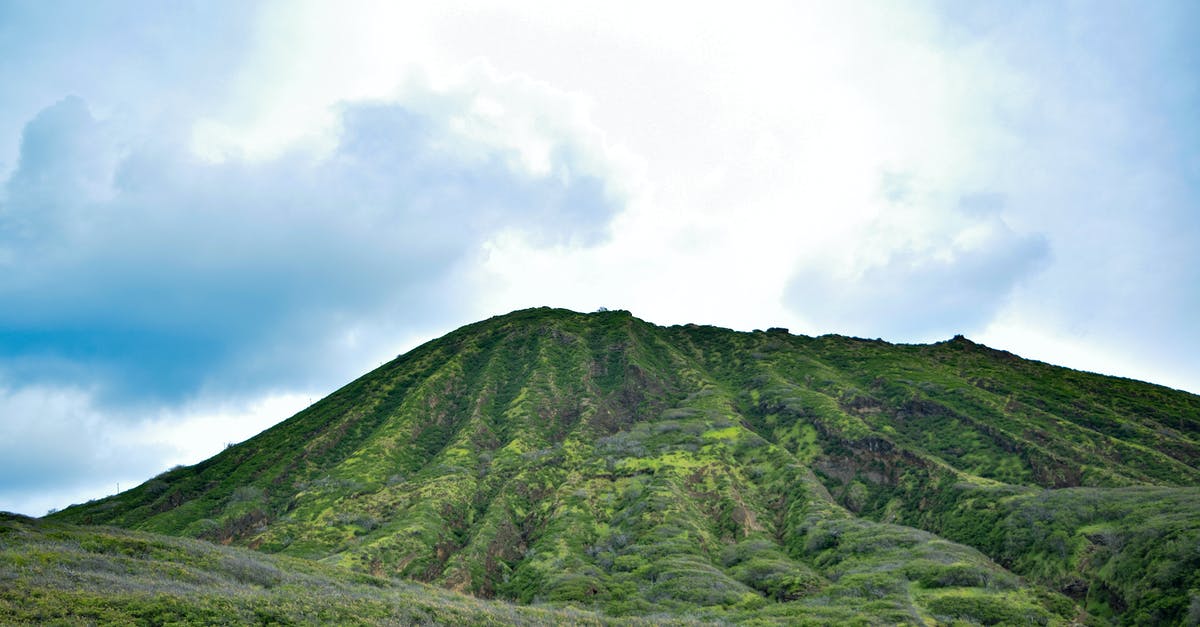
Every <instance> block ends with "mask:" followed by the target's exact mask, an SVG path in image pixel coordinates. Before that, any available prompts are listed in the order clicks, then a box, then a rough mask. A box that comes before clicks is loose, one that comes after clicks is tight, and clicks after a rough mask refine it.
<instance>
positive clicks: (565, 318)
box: [55, 309, 1200, 623]
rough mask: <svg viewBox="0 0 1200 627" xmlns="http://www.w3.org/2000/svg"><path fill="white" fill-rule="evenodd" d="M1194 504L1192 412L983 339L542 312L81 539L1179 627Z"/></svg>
mask: <svg viewBox="0 0 1200 627" xmlns="http://www.w3.org/2000/svg"><path fill="white" fill-rule="evenodd" d="M1196 486H1200V397H1197V396H1194V395H1190V394H1186V393H1183V392H1177V391H1172V390H1168V389H1165V388H1161V387H1158V386H1153V385H1149V384H1145V383H1139V382H1134V381H1128V380H1122V379H1115V378H1111V377H1103V376H1099V375H1093V374H1087V373H1081V372H1075V371H1071V370H1067V369H1064V368H1057V367H1053V366H1049V365H1046V364H1041V363H1038V362H1030V361H1026V360H1022V359H1019V358H1017V357H1015V356H1013V355H1011V354H1009V353H1005V352H1002V351H995V350H992V349H989V348H986V347H983V346H980V345H977V344H974V343H972V342H970V341H969V340H966V339H964V338H961V337H957V338H955V339H953V340H951V341H948V342H943V343H940V344H934V345H928V346H905V345H891V344H887V343H885V342H881V341H877V340H876V341H870V340H859V339H852V338H845V337H838V336H823V337H819V338H808V337H802V336H793V335H790V334H788V333H787V332H786V331H784V330H781V329H773V330H770V331H768V332H754V333H738V332H733V331H729V330H726V329H718V328H715V327H707V326H696V325H686V326H676V327H669V328H663V327H657V326H655V325H651V324H648V323H646V322H643V321H641V320H638V319H636V318H634V317H633V316H631V315H629V314H628V313H627V312H602V313H596V314H590V315H585V314H577V313H573V312H568V311H563V310H550V309H537V310H526V311H520V312H514V313H512V314H509V315H506V316H500V317H496V318H492V319H490V320H487V321H484V322H480V323H477V324H474V325H470V326H467V327H464V328H462V329H459V330H458V331H455V332H453V333H451V334H449V335H447V336H445V337H443V338H441V339H439V340H435V341H433V342H430V343H428V344H426V345H424V346H421V347H419V348H417V349H415V350H413V351H411V352H410V353H407V354H405V355H402V356H400V357H398V358H397V359H396V360H394V361H392V362H390V363H389V364H386V365H385V366H383V367H381V368H379V369H377V370H375V371H374V372H372V373H369V374H368V375H366V376H364V377H362V378H360V379H358V380H357V381H355V382H353V383H351V384H349V385H347V386H346V387H344V388H342V389H341V390H338V391H337V392H335V393H334V394H332V395H331V396H329V397H328V398H326V399H324V400H322V401H320V402H318V403H317V404H315V405H313V406H312V407H310V408H308V409H306V410H304V411H302V412H300V413H299V414H297V415H296V416H294V417H293V418H291V419H289V420H287V421H285V422H283V423H280V424H279V425H277V426H275V427H273V428H271V429H269V430H267V431H265V432H264V433H262V434H260V435H258V436H256V437H255V438H252V439H250V440H248V441H246V442H244V443H242V444H239V445H237V446H234V447H231V448H229V449H227V450H226V451H224V452H222V453H221V454H219V455H217V456H215V457H214V458H212V459H210V460H207V461H205V462H202V463H200V464H198V465H196V466H193V467H189V468H180V469H175V470H172V471H170V472H167V473H164V474H163V475H161V476H159V477H157V478H155V479H153V480H151V481H149V482H147V483H146V484H143V485H142V486H139V487H138V488H135V489H133V490H130V491H128V492H125V493H122V494H120V495H116V496H114V497H110V498H108V499H104V500H101V501H96V502H92V503H88V504H85V505H82V506H77V507H72V508H68V509H67V510H64V511H63V512H60V513H58V514H57V515H56V516H55V518H57V519H60V520H63V521H69V522H77V523H89V524H96V523H103V524H110V525H119V526H124V527H131V528H136V529H142V530H147V531H155V532H160V533H167V534H173V535H183V536H193V537H199V538H206V539H210V540H214V541H219V542H225V543H235V544H242V545H246V546H249V547H253V548H257V549H259V550H260V551H265V552H272V553H276V552H278V553H283V554H287V555H292V556H297V557H305V558H310V559H318V560H322V561H326V562H330V563H336V564H341V565H343V566H346V567H348V568H351V569H354V570H359V571H362V572H365V573H370V574H374V575H377V576H384V575H387V576H390V575H396V576H403V577H408V578H413V579H417V580H421V581H427V582H434V583H437V584H439V585H442V586H445V587H448V588H451V589H454V590H460V591H466V592H470V593H472V594H475V595H478V596H482V597H493V596H496V597H501V598H507V599H513V600H517V601H521V602H533V601H543V602H549V603H558V604H562V603H573V604H579V605H584V606H591V607H598V608H601V609H603V610H605V611H606V612H608V613H611V614H617V615H631V614H644V613H648V612H656V611H661V610H668V611H672V612H677V613H683V612H697V611H698V612H701V613H702V614H705V613H707V614H705V615H711V616H726V617H729V616H732V617H742V618H745V617H748V616H754V617H758V618H762V619H764V620H766V619H771V618H778V619H780V620H785V619H786V620H790V619H792V618H794V617H796V616H804V617H807V618H809V619H811V620H813V621H816V622H830V621H842V620H850V619H853V618H855V617H858V618H862V617H864V616H866V617H870V619H871V620H875V621H879V622H924V621H929V620H953V619H956V618H962V619H968V620H975V621H978V622H983V623H993V622H1005V621H1011V622H1023V623H1029V622H1035V623H1036V622H1058V621H1063V620H1068V619H1071V618H1075V617H1076V616H1077V614H1078V613H1079V612H1086V615H1087V616H1088V617H1090V618H1092V619H1095V620H1101V621H1103V620H1108V619H1112V620H1116V621H1121V622H1130V621H1144V620H1150V621H1155V620H1157V621H1163V620H1169V621H1179V620H1185V619H1187V618H1188V612H1189V611H1192V612H1194V613H1195V614H1197V615H1200V593H1197V592H1196V591H1197V590H1200V579H1198V576H1197V575H1196V573H1197V572H1200V562H1197V560H1198V559H1200V556H1198V555H1197V552H1196V551H1195V550H1194V547H1195V546H1196V540H1200V535H1198V533H1200V531H1198V530H1200V491H1198V489H1197V487H1196ZM1152 532H1161V533H1164V534H1168V536H1169V538H1170V539H1171V540H1170V541H1169V542H1165V543H1164V542H1154V541H1152V538H1153V536H1147V534H1148V533H1152ZM935 534H936V535H935ZM1014 573H1015V574H1014ZM1022 578H1023V579H1022ZM1198 617H1200V616H1198Z"/></svg>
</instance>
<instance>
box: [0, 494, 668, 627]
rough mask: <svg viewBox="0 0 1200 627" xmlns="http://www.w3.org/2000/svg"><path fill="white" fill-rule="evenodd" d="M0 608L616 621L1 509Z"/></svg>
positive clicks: (103, 618)
mask: <svg viewBox="0 0 1200 627" xmlns="http://www.w3.org/2000/svg"><path fill="white" fill-rule="evenodd" d="M0 617H2V618H3V622H4V624H6V625H11V624H26V623H27V624H37V625H44V624H63V623H64V622H75V623H78V624H104V625H121V624H127V625H135V624H139V625H140V624H145V625H164V624H209V625H212V624H226V625H230V624H241V625H245V624H263V625H267V624H299V623H321V624H338V625H371V624H380V623H386V624H423V625H424V624H450V625H465V624H470V625H545V624H573V625H605V624H612V623H615V622H616V621H614V620H612V619H607V618H605V617H603V616H598V615H595V614H591V613H588V612H581V611H573V610H554V609H547V608H528V607H520V606H514V605H511V604H506V603H499V602H494V601H492V602H489V601H482V600H479V599H474V598H471V597H469V596H465V595H459V594H455V593H452V592H447V591H445V590H439V589H437V588H432V587H430V586H425V585H421V584H416V583H409V582H402V581H396V580H393V579H385V578H377V577H371V576H370V575H363V574H356V573H349V572H346V571H345V570H343V569H339V568H335V567H330V566H323V565H321V564H316V563H313V562H310V561H307V560H298V559H292V558H286V557H280V556H271V555H263V554H262V553H257V552H254V551H250V550H247V549H238V548H230V547H220V546H214V545H213V544H211V543H208V542H203V541H198V540H190V539H183V538H171V537H167V536H162V535H156V534H148V533H143V532H135V531H127V530H121V529H114V528H111V527H78V526H74V525H67V524H63V523H53V522H46V521H38V520H34V519H30V518H25V517H23V516H16V515H10V514H0ZM624 623H625V621H622V624H624ZM647 624H649V623H647Z"/></svg>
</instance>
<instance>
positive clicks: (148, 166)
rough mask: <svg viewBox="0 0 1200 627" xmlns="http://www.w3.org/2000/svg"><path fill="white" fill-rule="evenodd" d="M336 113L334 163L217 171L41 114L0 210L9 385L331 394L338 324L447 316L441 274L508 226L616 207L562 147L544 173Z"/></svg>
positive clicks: (541, 237)
mask: <svg viewBox="0 0 1200 627" xmlns="http://www.w3.org/2000/svg"><path fill="white" fill-rule="evenodd" d="M340 116H341V126H340V128H341V133H340V137H339V141H338V143H337V146H336V149H334V150H333V151H332V152H330V153H329V154H322V155H314V154H312V153H306V152H289V153H284V154H282V155H280V156H277V157H275V158H271V159H267V160H263V161H245V160H230V161H225V162H222V163H210V162H205V161H202V160H200V159H198V158H197V157H196V156H195V155H194V154H193V153H192V152H191V151H190V150H189V149H188V146H187V143H186V142H184V141H183V140H182V139H181V138H180V135H182V133H177V134H172V133H171V132H166V133H158V132H146V129H139V130H140V132H138V133H129V132H126V131H122V130H119V129H117V128H115V127H114V126H113V125H110V124H109V123H107V122H105V121H102V120H97V119H96V118H95V117H94V116H93V115H92V114H91V113H90V112H89V110H88V108H87V106H86V104H85V103H84V102H83V101H82V100H80V99H78V98H67V99H64V100H62V101H60V102H58V103H56V104H54V105H53V106H50V107H48V108H46V109H45V110H43V111H42V112H41V113H39V114H38V115H37V117H36V118H34V119H33V120H32V121H30V122H29V124H28V125H27V126H26V128H25V131H24V134H23V136H22V142H21V150H20V162H19V164H18V167H17V169H16V171H15V172H14V173H13V174H12V176H11V177H10V178H9V180H8V182H7V185H6V192H7V196H6V197H5V198H4V200H3V205H2V206H0V379H3V380H6V381H7V382H8V383H9V384H10V385H13V386H17V387H20V386H23V385H29V384H34V383H44V384H65V383H69V384H71V385H74V386H92V387H94V389H95V390H96V391H97V393H98V396H99V398H101V399H103V400H107V401H110V402H112V401H130V400H133V399H137V400H139V401H142V402H145V401H153V402H173V401H177V400H179V399H181V398H184V397H187V396H189V395H194V394H196V393H198V392H199V391H200V390H202V389H204V390H209V391H212V390H218V391H223V392H225V393H235V394H236V393H240V392H245V393H253V392H255V391H261V390H262V389H265V388H270V387H272V386H296V385H305V384H310V383H311V382H312V381H314V380H316V381H320V382H321V383H322V384H325V385H328V384H329V381H328V377H329V376H330V370H331V369H333V371H335V372H337V374H338V375H342V374H343V371H341V370H340V369H338V368H337V367H335V366H334V365H333V364H336V362H337V360H338V359H339V357H346V355H345V354H339V353H338V350H339V349H338V348H337V347H338V346H339V341H340V340H339V338H340V337H342V336H343V335H344V334H345V333H346V332H347V330H348V329H355V328H364V327H366V328H370V327H371V326H372V325H376V326H388V325H390V324H392V320H395V319H399V320H402V321H403V323H405V324H409V325H413V326H420V325H421V324H423V323H425V322H428V321H430V320H431V319H433V318H434V317H436V316H438V315H446V314H447V313H448V312H451V311H453V310H454V308H455V302H456V299H457V298H458V297H459V296H460V294H458V293H456V292H455V291H454V290H455V288H454V287H453V286H452V284H451V283H452V282H449V281H445V280H444V279H445V278H446V277H447V276H448V274H449V273H451V272H452V271H453V270H454V268H455V267H456V265H457V264H459V263H461V262H463V261H464V260H465V259H468V258H470V257H471V256H473V255H476V254H477V251H478V249H479V246H480V244H481V243H482V242H483V241H485V240H486V239H487V238H488V237H490V236H491V235H493V234H495V233H496V232H498V231H499V230H501V229H519V230H521V231H524V232H526V233H527V234H529V235H530V236H531V237H533V238H534V239H535V240H537V241H541V242H544V243H558V242H573V243H589V242H596V241H599V240H600V239H602V238H603V237H604V235H605V232H606V225H607V223H608V220H609V219H610V217H611V216H612V215H613V213H614V210H615V209H616V202H615V201H614V200H613V198H611V197H610V196H609V194H608V193H607V192H606V189H605V185H604V183H603V181H601V180H600V179H599V178H597V177H596V176H592V175H589V174H587V172H586V170H585V169H584V168H583V167H581V166H579V165H578V164H577V163H576V162H575V158H574V153H573V152H572V150H571V149H570V147H568V146H563V147H560V149H559V150H557V151H556V152H555V153H554V160H555V161H554V164H553V165H554V166H555V167H553V168H552V169H551V170H552V171H553V172H554V175H553V176H551V175H547V176H537V175H531V174H529V173H527V172H525V171H523V170H520V169H517V168H514V167H512V166H511V165H510V164H512V163H514V162H515V160H514V159H513V158H512V155H510V154H507V153H506V152H505V150H504V149H500V148H494V147H488V146H472V147H471V150H470V151H467V152H469V154H466V153H464V152H462V151H459V150H457V149H456V146H461V145H462V142H463V141H466V140H464V139H463V138H461V137H452V136H451V134H450V133H449V132H448V131H447V130H446V128H445V126H444V125H443V123H442V121H441V120H439V119H435V118H432V117H430V116H427V115H419V114H415V113H413V112H411V111H409V110H406V109H405V108H404V107H402V106H399V105H395V104H381V103H374V104H353V103H352V104H347V105H344V106H343V107H342V109H341V111H340ZM154 130H155V131H157V129H154ZM168 131H169V129H168ZM564 172H565V173H569V175H564V174H563V173H564ZM344 351H351V352H353V349H343V353H344ZM338 365H340V364H338Z"/></svg>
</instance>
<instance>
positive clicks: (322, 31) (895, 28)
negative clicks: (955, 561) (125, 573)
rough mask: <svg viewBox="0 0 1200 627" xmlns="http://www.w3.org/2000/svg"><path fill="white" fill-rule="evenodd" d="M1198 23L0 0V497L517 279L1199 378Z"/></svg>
mask: <svg viewBox="0 0 1200 627" xmlns="http://www.w3.org/2000/svg"><path fill="white" fill-rule="evenodd" d="M426 5H433V6H426ZM1198 42H1200V4H1197V3H1195V2H1188V1H1180V2H1170V1H1167V0H1155V1H1153V2H1132V1H1131V2H1117V1H1113V0H1101V1H1099V2H1074V1H1054V0H1039V1H1031V2H1022V1H1020V0H1012V1H1009V0H1003V1H989V0H981V1H979V2H969V3H967V2H951V1H945V2H941V1H922V0H913V1H911V2H884V1H880V2H778V3H775V2H747V3H738V4H737V6H736V7H735V6H734V5H733V4H730V3H696V2H680V3H670V2H655V3H644V2H616V1H608V2H596V3H590V2H589V3H561V2H505V3H483V2H465V3H463V2H453V1H451V2H437V3H395V2H379V3H374V2H306V1H303V0H280V1H273V0H260V1H250V2H243V1H232V0H231V1H224V2H223V1H204V2H201V1H195V2H186V1H185V2H171V3H164V2H158V1H155V0H148V1H144V2H134V1H111V2H103V3H100V2H88V1H84V0H63V1H61V2H52V3H50V2H39V1H36V0H31V1H14V0H0V85H4V87H3V89H0V510H8V511H16V512H21V513H26V514H30V515H41V514H44V513H45V512H46V511H47V510H49V509H51V508H61V507H64V506H66V505H68V504H71V503H76V502H82V501H85V500H88V499H91V498H99V497H103V496H106V495H108V494H112V493H114V492H116V491H117V490H119V489H120V490H123V489H127V488H129V487H133V486H134V485H135V484H137V483H140V482H141V481H144V480H146V479H148V478H150V477H152V476H154V475H156V474H158V473H159V472H162V471H163V470H165V469H167V468H169V467H171V466H173V465H176V464H191V463H195V462H198V461H200V460H202V459H204V458H206V457H208V456H211V455H213V454H215V453H217V452H219V451H220V450H221V449H222V448H223V447H225V446H226V445H228V444H229V443H233V442H238V441H241V440H244V439H245V438H247V437H250V436H252V435H254V434H255V433H257V432H259V431H261V430H262V429H265V428H267V427H268V426H270V425H272V424H274V423H276V422H278V421H280V420H283V419H285V418H287V417H289V416H290V415H292V414H293V413H295V412H296V411H298V410H300V409H302V408H304V407H305V406H307V405H308V404H310V403H312V402H314V401H316V400H318V399H320V398H322V397H323V396H325V395H326V394H328V393H329V392H331V391H333V390H334V389H337V388H338V387H340V386H341V385H343V384H345V383H347V382H348V381H350V380H352V379H353V378H355V377H357V376H359V375H361V374H363V373H365V372H367V371H368V370H370V369H372V368H374V367H376V366H378V365H380V364H381V363H383V362H384V361H386V360H389V359H391V358H393V357H395V356H396V355H398V354H401V353H403V352H405V351H407V350H409V349H411V348H413V347H415V346H416V345H418V344H419V343H421V342H423V341H426V340H429V339H432V338H435V337H438V336H440V335H442V334H444V333H446V332H448V331H450V330H452V329H454V328H457V327H458V326H461V325H463V324H467V323H470V322H473V321H476V320H479V319H483V318H487V317H490V316H493V315H497V314H502V313H506V312H508V311H512V310H515V309H522V308H526V307H535V306H543V305H549V306H556V307H566V308H570V309H575V310H578V311H594V310H596V309H597V308H599V307H607V308H609V309H628V310H630V311H632V312H633V313H634V315H636V316H638V317H640V318H642V319H644V320H648V321H650V322H654V323H657V324H678V323H687V322H695V323H704V324H714V325H719V326H725V327H730V328H734V329H740V330H751V329H755V328H766V327H769V326H783V327H788V328H790V329H791V330H792V332H793V333H804V334H808V335H820V334H825V333H840V334H844V335H853V336H859V337H869V338H876V337H879V338H883V339H886V340H888V341H892V342H906V343H907V342H932V341H940V340H944V339H948V338H950V337H951V336H953V335H955V334H959V333H961V334H965V335H967V336H968V337H970V338H972V339H974V340H975V341H978V342H981V343H984V344H987V345H989V346H993V347H996V348H1002V349H1006V350H1010V351H1012V352H1015V353H1017V354H1019V355H1021V356H1024V357H1028V358H1033V359H1039V360H1042V361H1047V362H1050V363H1055V364H1060V365H1065V366H1070V367H1073V368H1078V369H1082V370H1089V371H1094V372H1102V373H1106V374H1113V375H1118V376H1123V377H1131V378H1135V379H1140V380H1145V381H1151V382H1154V383H1158V384H1162V385H1167V386H1170V387H1174V388H1179V389H1184V390H1188V391H1191V392H1193V393H1200V359H1198V358H1197V357H1196V355H1197V354H1200V325H1198V324H1196V320H1197V319H1198V317H1197V312H1200V80H1198V79H1200V43H1198Z"/></svg>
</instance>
